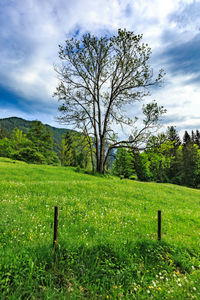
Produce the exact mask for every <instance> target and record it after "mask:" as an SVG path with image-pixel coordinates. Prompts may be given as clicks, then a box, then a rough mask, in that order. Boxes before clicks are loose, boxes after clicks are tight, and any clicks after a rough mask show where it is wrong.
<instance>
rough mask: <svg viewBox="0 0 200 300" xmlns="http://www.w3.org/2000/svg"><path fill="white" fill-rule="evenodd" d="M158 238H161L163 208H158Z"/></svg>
mask: <svg viewBox="0 0 200 300" xmlns="http://www.w3.org/2000/svg"><path fill="white" fill-rule="evenodd" d="M158 240H159V241H160V240H161V210H158Z"/></svg>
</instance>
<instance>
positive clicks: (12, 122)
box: [0, 117, 71, 145]
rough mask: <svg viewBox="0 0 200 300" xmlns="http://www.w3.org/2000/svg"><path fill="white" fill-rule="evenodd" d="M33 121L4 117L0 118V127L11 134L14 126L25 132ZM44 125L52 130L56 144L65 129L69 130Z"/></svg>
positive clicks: (58, 142) (59, 141)
mask: <svg viewBox="0 0 200 300" xmlns="http://www.w3.org/2000/svg"><path fill="white" fill-rule="evenodd" d="M32 122H33V121H27V120H24V119H22V118H18V117H11V118H4V119H0V129H3V130H4V131H6V132H7V133H8V134H11V132H12V131H13V129H14V128H18V129H20V130H22V131H23V132H24V133H27V131H28V129H29V128H30V127H31V123H32ZM45 126H46V127H47V128H48V129H49V130H50V131H51V132H52V137H53V139H54V141H55V143H56V144H59V145H60V144H61V140H62V137H63V135H64V134H65V133H66V131H71V130H69V129H65V128H56V127H52V126H50V125H48V124H45Z"/></svg>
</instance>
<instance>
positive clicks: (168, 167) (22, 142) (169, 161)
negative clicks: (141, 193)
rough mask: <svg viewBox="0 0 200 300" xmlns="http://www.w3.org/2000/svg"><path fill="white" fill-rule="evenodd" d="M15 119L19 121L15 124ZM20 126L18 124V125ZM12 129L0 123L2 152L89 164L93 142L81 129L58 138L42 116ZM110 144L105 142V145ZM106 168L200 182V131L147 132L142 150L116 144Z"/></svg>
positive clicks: (124, 174) (137, 176) (135, 176)
mask: <svg viewBox="0 0 200 300" xmlns="http://www.w3.org/2000/svg"><path fill="white" fill-rule="evenodd" d="M18 125H19V124H18ZM19 127H20V126H19ZM21 128H23V127H20V128H17V127H16V128H14V129H12V131H11V132H10V131H8V130H6V129H5V128H4V127H3V126H1V127H0V156H1V157H8V158H12V159H16V160H21V161H25V162H28V163H33V164H48V165H61V166H63V167H66V166H71V167H76V170H77V171H79V170H80V169H84V170H87V171H91V170H92V153H93V154H94V152H95V147H94V142H93V141H92V139H91V138H89V137H87V136H85V135H84V134H81V133H78V132H75V131H69V130H66V132H65V133H64V134H63V132H64V130H63V129H62V138H61V139H60V142H59V139H58V138H57V139H56V138H55V137H53V134H52V131H51V130H50V129H49V128H48V127H46V126H45V125H44V124H42V122H40V121H33V122H31V125H30V127H29V128H26V130H24V128H23V130H22V129H21ZM107 147H108V145H107ZM105 173H107V174H114V175H117V176H119V177H120V178H121V179H123V178H128V179H132V180H140V181H154V182H163V183H164V182H168V183H174V184H178V185H185V186H189V187H193V188H199V187H200V132H199V130H196V131H191V133H189V132H188V131H185V133H184V136H183V138H182V139H181V138H180V136H179V134H178V132H177V130H176V128H175V127H174V126H171V127H168V129H167V131H166V132H165V133H159V134H157V135H153V136H151V137H150V138H149V139H148V141H147V142H146V146H145V149H144V150H143V151H141V150H139V149H137V148H134V149H130V148H129V147H128V145H127V148H118V149H117V150H115V151H112V152H111V154H110V156H109V160H108V163H107V165H106V171H105Z"/></svg>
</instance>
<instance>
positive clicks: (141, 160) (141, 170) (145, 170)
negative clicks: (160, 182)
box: [134, 152, 152, 181]
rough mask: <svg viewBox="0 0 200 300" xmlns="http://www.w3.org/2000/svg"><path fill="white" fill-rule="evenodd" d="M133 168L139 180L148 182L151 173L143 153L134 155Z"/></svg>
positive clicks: (146, 156)
mask: <svg viewBox="0 0 200 300" xmlns="http://www.w3.org/2000/svg"><path fill="white" fill-rule="evenodd" d="M134 166H135V170H136V174H137V177H138V179H139V180H142V181H150V180H151V179H152V173H151V171H150V161H149V159H148V155H147V153H145V152H142V153H135V154H134Z"/></svg>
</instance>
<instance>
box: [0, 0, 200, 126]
mask: <svg viewBox="0 0 200 300" xmlns="http://www.w3.org/2000/svg"><path fill="white" fill-rule="evenodd" d="M118 28H127V30H131V31H134V32H135V33H143V39H144V41H145V42H147V43H148V44H149V46H150V47H151V48H152V60H151V64H152V66H153V68H154V69H155V70H156V69H158V68H164V70H165V72H166V76H165V81H164V84H163V86H162V87H161V88H159V89H154V90H153V91H152V97H151V99H156V100H157V102H158V103H159V104H161V105H164V106H165V108H166V109H167V115H166V116H165V119H164V121H163V122H164V124H165V126H169V125H174V126H176V127H177V129H178V130H180V131H183V130H185V129H187V130H192V129H200V1H191V0H167V1H163V0H149V1H147V0H95V1H94V0H73V1H71V0H42V1H41V0H0V118H6V117H10V116H18V117H22V118H25V119H28V120H33V119H38V120H41V121H42V122H44V123H48V124H51V125H54V126H58V124H57V123H56V122H55V117H56V116H57V115H58V113H57V107H58V103H57V100H56V99H55V98H53V97H52V94H53V92H54V91H55V87H56V84H57V79H56V73H55V71H54V68H53V65H54V64H56V63H58V44H63V42H64V40H65V39H66V38H69V37H71V36H73V35H75V34H77V33H78V34H79V35H80V36H81V35H82V34H83V33H86V32H88V31H89V32H91V33H93V34H97V35H100V34H101V35H105V34H115V33H116V32H117V29H118ZM151 99H150V100H151Z"/></svg>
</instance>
